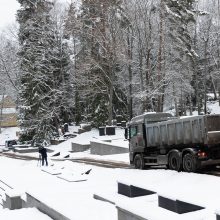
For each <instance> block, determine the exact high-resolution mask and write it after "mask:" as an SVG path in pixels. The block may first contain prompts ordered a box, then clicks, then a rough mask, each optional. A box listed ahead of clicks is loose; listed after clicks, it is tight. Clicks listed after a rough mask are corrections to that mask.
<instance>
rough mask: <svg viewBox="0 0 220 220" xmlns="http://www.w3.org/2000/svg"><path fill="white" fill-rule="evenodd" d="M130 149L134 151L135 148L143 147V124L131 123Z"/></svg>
mask: <svg viewBox="0 0 220 220" xmlns="http://www.w3.org/2000/svg"><path fill="white" fill-rule="evenodd" d="M129 147H130V151H136V150H137V149H136V150H134V149H135V148H139V147H140V148H143V147H145V142H144V136H143V125H142V124H139V125H132V126H131V127H130V145H129Z"/></svg>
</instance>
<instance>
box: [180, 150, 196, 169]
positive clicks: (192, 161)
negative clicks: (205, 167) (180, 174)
mask: <svg viewBox="0 0 220 220" xmlns="http://www.w3.org/2000/svg"><path fill="white" fill-rule="evenodd" d="M196 169H197V162H196V158H195V156H194V155H192V154H190V153H188V154H186V155H185V156H184V157H183V170H184V171H186V172H195V171H196Z"/></svg>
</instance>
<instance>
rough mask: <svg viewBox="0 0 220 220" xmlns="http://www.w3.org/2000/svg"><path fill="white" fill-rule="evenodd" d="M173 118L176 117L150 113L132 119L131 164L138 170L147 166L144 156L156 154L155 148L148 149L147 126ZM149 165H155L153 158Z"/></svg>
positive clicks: (129, 128) (130, 128)
mask: <svg viewBox="0 0 220 220" xmlns="http://www.w3.org/2000/svg"><path fill="white" fill-rule="evenodd" d="M173 118H174V117H173V116H172V115H171V114H169V113H163V112H157V113H156V112H149V113H145V114H143V115H140V116H137V117H134V118H132V120H131V121H130V122H129V124H128V139H129V158H130V164H132V165H134V166H135V167H136V168H139V169H143V168H144V166H145V164H144V158H143V157H144V155H148V156H149V157H150V156H151V155H152V154H154V152H153V151H155V148H154V149H151V148H146V147H147V141H148V140H147V137H146V128H145V125H146V124H153V123H157V122H161V121H166V120H170V119H173ZM149 159H150V158H149ZM149 164H151V165H154V164H155V161H154V160H153V157H152V161H151V162H149Z"/></svg>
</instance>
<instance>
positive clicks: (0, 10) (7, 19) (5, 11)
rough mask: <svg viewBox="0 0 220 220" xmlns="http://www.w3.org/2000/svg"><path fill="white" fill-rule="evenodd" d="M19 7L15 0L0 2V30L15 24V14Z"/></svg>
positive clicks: (2, 0) (0, 0)
mask: <svg viewBox="0 0 220 220" xmlns="http://www.w3.org/2000/svg"><path fill="white" fill-rule="evenodd" d="M19 6H20V5H19V3H18V2H17V0H0V29H2V28H4V27H5V26H7V25H9V24H11V23H13V22H15V14H16V11H17V9H18V8H19Z"/></svg>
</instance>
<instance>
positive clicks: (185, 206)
mask: <svg viewBox="0 0 220 220" xmlns="http://www.w3.org/2000/svg"><path fill="white" fill-rule="evenodd" d="M158 205H159V207H161V208H164V209H167V210H170V211H172V212H176V213H178V214H183V213H188V212H194V211H198V210H201V209H204V207H201V206H198V205H194V204H191V203H187V202H183V201H181V200H176V199H171V198H166V197H163V196H160V195H159V196H158Z"/></svg>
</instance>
